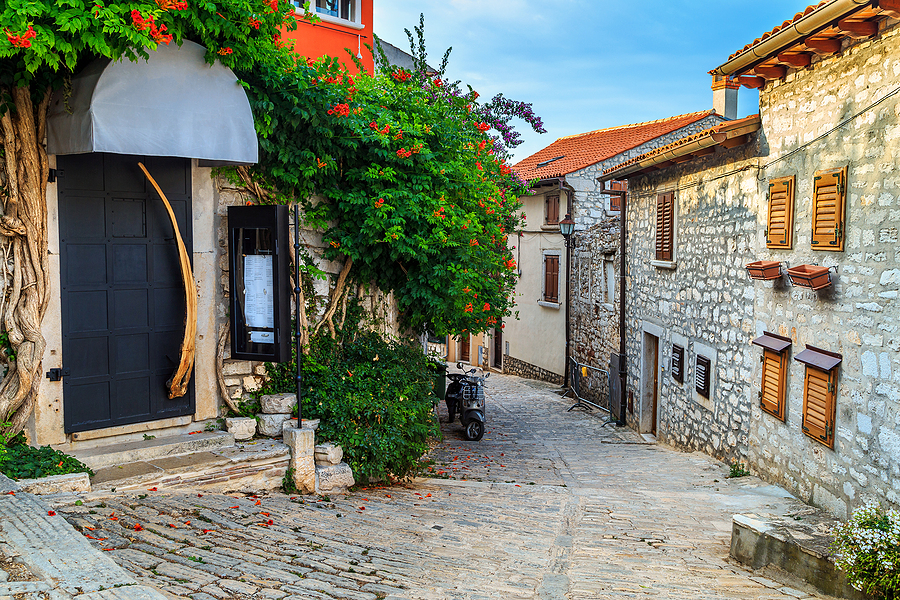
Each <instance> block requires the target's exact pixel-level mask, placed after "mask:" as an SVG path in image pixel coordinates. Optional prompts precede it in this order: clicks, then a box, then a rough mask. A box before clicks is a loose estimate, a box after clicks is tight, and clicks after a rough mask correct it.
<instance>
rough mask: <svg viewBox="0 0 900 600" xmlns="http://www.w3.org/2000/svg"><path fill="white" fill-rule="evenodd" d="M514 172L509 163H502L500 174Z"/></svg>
mask: <svg viewBox="0 0 900 600" xmlns="http://www.w3.org/2000/svg"><path fill="white" fill-rule="evenodd" d="M511 172H512V169H511V168H510V167H509V165H500V174H501V175H509V174H510V173H511Z"/></svg>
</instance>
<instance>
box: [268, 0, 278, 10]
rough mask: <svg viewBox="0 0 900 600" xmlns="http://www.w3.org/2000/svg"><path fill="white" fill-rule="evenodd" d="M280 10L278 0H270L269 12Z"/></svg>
mask: <svg viewBox="0 0 900 600" xmlns="http://www.w3.org/2000/svg"><path fill="white" fill-rule="evenodd" d="M277 10H278V0H269V10H268V12H269V13H273V12H275V11H277Z"/></svg>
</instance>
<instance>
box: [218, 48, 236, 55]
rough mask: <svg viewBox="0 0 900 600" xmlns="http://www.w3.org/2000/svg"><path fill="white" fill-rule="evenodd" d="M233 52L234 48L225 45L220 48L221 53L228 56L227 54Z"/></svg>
mask: <svg viewBox="0 0 900 600" xmlns="http://www.w3.org/2000/svg"><path fill="white" fill-rule="evenodd" d="M233 52H234V50H232V49H231V48H229V47H228V46H225V47H224V48H219V54H221V55H222V56H226V55H228V54H231V53H233Z"/></svg>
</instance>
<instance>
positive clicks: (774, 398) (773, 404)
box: [759, 348, 787, 421]
mask: <svg viewBox="0 0 900 600" xmlns="http://www.w3.org/2000/svg"><path fill="white" fill-rule="evenodd" d="M786 359H787V355H786V354H784V353H783V352H775V351H773V350H769V349H768V348H766V349H764V350H763V357H762V361H763V369H762V391H760V393H759V404H760V406H761V407H762V409H763V410H764V411H766V412H767V413H769V414H770V415H772V416H774V417H777V418H779V419H781V420H782V421H784V396H785V383H786V380H787V367H786V362H787V361H786Z"/></svg>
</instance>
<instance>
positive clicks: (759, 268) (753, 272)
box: [744, 260, 781, 281]
mask: <svg viewBox="0 0 900 600" xmlns="http://www.w3.org/2000/svg"><path fill="white" fill-rule="evenodd" d="M744 266H745V267H746V269H747V273H748V274H749V275H750V279H762V280H764V281H768V280H770V279H779V278H780V277H781V263H780V262H778V261H777V260H758V261H756V262H751V263H747V264H746V265H744Z"/></svg>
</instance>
